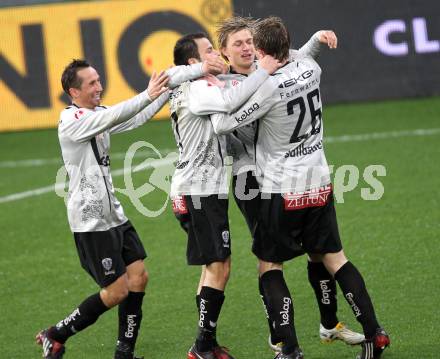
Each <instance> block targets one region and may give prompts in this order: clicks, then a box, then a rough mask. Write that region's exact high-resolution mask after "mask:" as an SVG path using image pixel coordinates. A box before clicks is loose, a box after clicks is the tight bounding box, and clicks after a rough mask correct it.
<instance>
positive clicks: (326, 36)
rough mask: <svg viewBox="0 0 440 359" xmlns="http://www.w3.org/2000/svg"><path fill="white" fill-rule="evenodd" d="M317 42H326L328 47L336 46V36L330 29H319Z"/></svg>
mask: <svg viewBox="0 0 440 359" xmlns="http://www.w3.org/2000/svg"><path fill="white" fill-rule="evenodd" d="M318 38H319V42H320V43H322V44H327V45H328V47H329V48H330V49H336V48H337V47H338V38H337V36H336V34H335V33H334V32H333V31H332V30H321V31H319V33H318Z"/></svg>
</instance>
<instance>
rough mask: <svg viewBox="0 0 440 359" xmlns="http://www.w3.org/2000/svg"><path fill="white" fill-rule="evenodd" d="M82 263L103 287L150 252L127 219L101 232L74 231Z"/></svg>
mask: <svg viewBox="0 0 440 359" xmlns="http://www.w3.org/2000/svg"><path fill="white" fill-rule="evenodd" d="M73 236H74V238H75V244H76V249H77V251H78V255H79V259H80V262H81V266H82V267H83V268H84V269H85V270H86V271H87V273H89V274H90V275H91V276H92V278H93V279H94V280H95V282H96V283H98V285H99V286H100V287H101V288H104V287H107V286H108V285H110V284H112V283H113V282H114V281H115V280H116V279H118V278H119V277H120V276H121V275H122V274H124V273H125V271H126V267H127V266H128V265H129V264H131V263H133V262H135V261H137V260H139V259H144V258H145V257H146V256H147V254H146V252H145V249H144V246H143V244H142V242H141V240H140V239H139V236H138V234H137V233H136V230H135V229H134V227H133V226H132V225H131V223H130V221H127V222H126V223H124V224H121V225H120V226H117V227H114V228H111V229H109V230H108V231H102V232H74V233H73Z"/></svg>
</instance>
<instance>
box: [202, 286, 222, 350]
mask: <svg viewBox="0 0 440 359" xmlns="http://www.w3.org/2000/svg"><path fill="white" fill-rule="evenodd" d="M199 297H200V301H199V305H200V307H199V330H198V335H197V339H196V347H197V350H199V351H201V352H206V351H209V350H212V348H213V347H214V346H215V344H216V339H215V335H216V328H217V320H218V317H219V316H220V310H221V308H222V305H223V302H224V299H225V296H224V293H223V291H221V290H219V289H215V288H211V287H205V286H203V287H202V290H201V291H200V296H199Z"/></svg>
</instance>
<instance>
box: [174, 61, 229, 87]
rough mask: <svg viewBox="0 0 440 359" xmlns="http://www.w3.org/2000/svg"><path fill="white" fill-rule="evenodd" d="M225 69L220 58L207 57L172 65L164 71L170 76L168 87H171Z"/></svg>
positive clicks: (218, 72)
mask: <svg viewBox="0 0 440 359" xmlns="http://www.w3.org/2000/svg"><path fill="white" fill-rule="evenodd" d="M227 71H228V66H227V65H226V63H225V62H224V61H223V60H222V59H221V58H218V59H212V58H209V59H207V60H205V61H203V62H199V63H197V64H192V65H180V66H173V67H171V68H169V69H168V70H167V71H166V73H167V74H168V76H169V77H170V80H169V82H168V87H169V88H170V89H173V88H176V87H177V86H179V85H181V84H182V83H184V82H186V81H190V80H195V79H198V78H200V77H203V76H205V75H208V74H212V75H218V74H222V73H225V72H227Z"/></svg>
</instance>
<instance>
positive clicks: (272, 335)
mask: <svg viewBox="0 0 440 359" xmlns="http://www.w3.org/2000/svg"><path fill="white" fill-rule="evenodd" d="M258 290H259V291H260V298H261V301H262V302H263V308H264V312H265V314H266V318H267V324H268V326H269V331H270V340H271V342H272V344H277V343H279V342H281V341H282V340H281V338H278V337H277V334H276V333H275V329H274V327H273V320H272V319H270V317H269V309H268V305H267V298H266V295H265V294H264V290H263V285H262V284H261V278H258Z"/></svg>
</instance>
